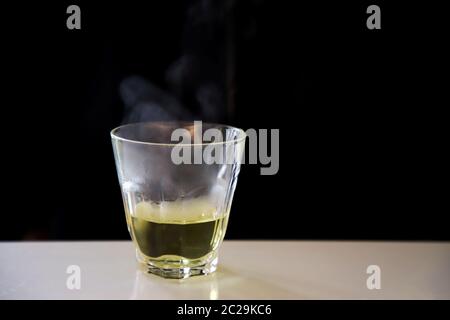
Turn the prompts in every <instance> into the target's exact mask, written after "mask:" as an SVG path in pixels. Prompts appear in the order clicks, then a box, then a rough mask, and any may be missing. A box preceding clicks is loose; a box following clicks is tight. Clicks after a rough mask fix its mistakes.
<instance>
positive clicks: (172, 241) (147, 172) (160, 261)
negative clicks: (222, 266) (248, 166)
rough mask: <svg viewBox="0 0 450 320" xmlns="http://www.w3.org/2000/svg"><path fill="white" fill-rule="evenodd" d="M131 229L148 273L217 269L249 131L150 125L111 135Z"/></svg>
mask: <svg viewBox="0 0 450 320" xmlns="http://www.w3.org/2000/svg"><path fill="white" fill-rule="evenodd" d="M111 139H112V145H113V150H114V157H115V162H116V168H117V173H118V177H119V183H120V187H121V190H122V196H123V202H124V207H125V215H126V221H127V225H128V231H129V233H130V235H131V238H132V240H133V243H134V245H135V247H136V257H137V260H138V261H139V262H140V263H142V264H143V265H144V266H145V268H146V269H147V271H148V272H149V273H154V274H157V275H159V276H162V277H165V278H177V279H181V278H187V277H190V276H193V275H201V274H208V273H211V272H214V271H215V270H216V268H217V263H218V251H219V247H220V245H221V243H222V240H223V238H224V235H225V231H226V228H227V223H228V217H229V213H230V207H231V202H232V199H233V194H234V190H235V187H236V182H237V177H238V174H239V171H240V165H241V161H242V157H243V153H244V146H245V133H244V131H243V130H241V129H237V128H234V127H230V126H226V125H219V124H211V123H201V122H197V121H195V122H147V123H134V124H127V125H123V126H120V127H118V128H116V129H114V130H112V131H111Z"/></svg>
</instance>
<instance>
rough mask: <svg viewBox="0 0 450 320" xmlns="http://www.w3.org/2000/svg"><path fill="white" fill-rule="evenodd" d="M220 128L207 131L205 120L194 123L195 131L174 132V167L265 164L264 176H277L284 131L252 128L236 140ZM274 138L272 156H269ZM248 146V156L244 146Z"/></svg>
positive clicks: (237, 136)
mask: <svg viewBox="0 0 450 320" xmlns="http://www.w3.org/2000/svg"><path fill="white" fill-rule="evenodd" d="M224 133H225V134H227V131H225V132H223V131H222V130H220V129H218V128H209V129H206V130H204V131H203V125H202V122H201V121H194V126H193V131H191V130H188V129H186V128H178V129H175V130H174V131H173V132H172V135H171V141H172V142H175V143H176V145H175V146H174V148H173V149H172V152H171V160H172V162H173V163H174V164H176V165H180V164H203V163H205V164H233V163H236V162H240V163H243V164H245V163H248V164H257V163H260V164H262V165H264V167H261V170H260V173H261V175H274V174H276V173H277V172H278V170H279V167H280V130H279V129H271V130H270V137H269V130H268V129H259V130H258V131H257V130H256V129H248V130H246V131H245V132H237V133H236V136H235V137H234V136H233V137H224V136H223V135H224ZM269 138H270V154H269ZM245 144H248V155H246V152H245V148H244V145H245Z"/></svg>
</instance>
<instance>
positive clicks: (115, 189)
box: [0, 1, 450, 240]
mask: <svg viewBox="0 0 450 320" xmlns="http://www.w3.org/2000/svg"><path fill="white" fill-rule="evenodd" d="M93 2H94V1H90V2H89V3H88V2H87V1H74V2H73V3H72V2H67V1H58V2H56V1H55V2H54V3H52V2H44V3H41V2H39V3H35V2H30V3H26V2H22V3H18V4H17V5H14V6H11V5H9V6H5V7H4V8H3V10H2V11H3V18H2V24H4V27H3V28H2V34H3V37H2V39H3V45H2V51H3V58H2V60H3V64H4V68H3V70H4V72H3V79H4V81H3V84H2V89H3V90H2V91H3V92H4V94H3V103H2V113H3V121H2V123H3V130H2V131H3V135H2V138H3V139H2V142H3V148H2V149H3V151H2V158H3V159H4V161H5V164H4V166H3V183H4V191H3V195H4V199H5V200H4V204H5V208H7V209H5V210H4V212H3V216H4V217H6V220H4V223H3V224H1V228H2V231H1V235H0V238H1V239H3V240H16V239H128V234H127V230H126V226H125V217H124V213H123V207H122V201H121V196H120V190H119V185H118V182H117V177H116V173H115V168H114V162H113V156H112V149H111V145H110V138H109V131H110V130H111V129H112V128H114V127H115V126H117V125H119V124H120V123H121V121H122V118H123V106H122V101H121V99H120V97H119V93H118V86H119V83H120V81H121V80H122V79H123V78H124V77H126V76H129V75H141V76H142V77H145V78H146V79H149V80H151V81H152V82H153V83H155V84H157V85H158V86H161V87H163V88H164V71H165V70H166V69H167V67H168V65H169V64H170V63H171V62H172V61H173V60H174V59H175V58H176V57H177V55H179V52H180V50H182V47H183V33H182V31H183V29H184V26H185V25H184V21H185V19H186V13H187V12H188V10H189V8H190V6H191V5H192V3H194V2H195V1H177V2H176V1H145V2H144V1H142V2H137V1H118V2H116V3H114V4H111V3H109V2H106V1H105V2H101V1H96V2H95V3H93ZM70 4H78V5H79V6H80V7H81V15H82V18H81V20H82V29H81V30H68V29H67V28H66V19H67V16H68V15H67V14H66V8H67V6H68V5H70ZM370 4H377V5H379V6H380V7H381V12H382V14H381V15H382V17H381V24H382V29H381V30H368V29H367V28H366V19H367V16H368V15H367V14H366V8H367V6H368V5H370ZM443 12H444V10H443V8H442V7H440V5H439V4H438V2H435V3H432V2H425V1H424V2H422V3H417V4H416V3H414V4H413V3H411V2H407V1H396V4H395V5H394V4H393V3H387V2H384V1H383V2H382V1H375V2H366V1H359V2H358V1H352V2H349V1H326V2H324V1H320V2H314V3H313V4H311V3H307V2H297V1H286V2H283V1H239V2H237V4H235V8H234V11H233V13H232V14H231V16H230V17H229V18H228V19H230V21H229V23H231V25H232V26H233V27H232V28H231V29H229V30H226V32H228V33H232V34H233V39H234V40H233V46H234V50H235V69H234V70H235V81H234V84H233V86H234V88H233V92H232V97H233V106H234V110H235V112H234V113H233V114H231V115H230V114H229V115H228V116H226V117H224V118H223V121H222V122H227V124H230V125H235V126H239V127H242V128H244V129H247V128H256V129H258V128H268V129H270V128H278V129H280V139H281V141H280V170H279V172H278V174H277V175H274V176H261V175H260V174H259V169H260V168H259V166H258V165H244V166H243V168H242V170H241V173H240V176H239V182H238V186H237V189H236V193H235V198H234V202H233V207H232V212H231V218H230V224H229V227H228V231H227V238H234V239H236V238H239V239H244V238H264V239H276V238H280V239H397V240H402V239H403V240H421V239H423V240H449V239H450V238H449V234H448V231H447V230H448V228H447V225H446V224H445V222H444V218H445V215H448V212H449V208H448V201H447V200H448V181H449V180H448V156H447V155H446V153H447V152H446V149H448V138H447V136H448V130H447V128H448V116H445V109H446V108H448V105H449V103H448V98H447V97H448V96H447V93H448V89H449V86H448V74H449V73H448V57H449V56H450V55H449V52H448V49H447V45H446V42H448V33H447V32H446V30H445V29H444V27H446V26H445V20H444V19H442V17H440V14H442V13H443ZM208 45H209V44H208ZM188 47H189V44H188ZM213 49H214V48H213ZM216 49H217V50H219V51H220V50H221V49H222V48H219V47H218V48H216ZM228 89H229V88H227V90H228Z"/></svg>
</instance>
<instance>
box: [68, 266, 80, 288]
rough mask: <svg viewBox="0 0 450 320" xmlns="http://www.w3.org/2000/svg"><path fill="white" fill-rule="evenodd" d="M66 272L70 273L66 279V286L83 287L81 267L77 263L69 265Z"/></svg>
mask: <svg viewBox="0 0 450 320" xmlns="http://www.w3.org/2000/svg"><path fill="white" fill-rule="evenodd" d="M66 273H67V274H69V276H68V277H67V280H66V287H67V289H69V290H80V289H81V268H80V266H78V265H76V264H72V265H70V266H67V269H66Z"/></svg>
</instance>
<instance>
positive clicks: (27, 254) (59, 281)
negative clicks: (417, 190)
mask: <svg viewBox="0 0 450 320" xmlns="http://www.w3.org/2000/svg"><path fill="white" fill-rule="evenodd" d="M69 265H78V266H79V267H80V270H81V278H80V279H81V288H80V290H70V289H68V288H67V286H66V281H67V278H68V277H69V276H70V275H69V274H67V273H66V270H67V267H68V266H69ZM369 265H378V266H379V267H380V268H381V278H380V279H381V289H379V290H377V289H375V290H369V289H368V288H367V285H366V280H367V278H368V277H369V275H368V274H367V273H366V269H367V266H369ZM0 299H450V243H448V242H447V243H437V242H409V243H408V242H347V241H343V242H337V241H328V242H327V241H225V242H224V244H223V245H222V247H221V251H220V259H219V269H218V271H217V272H216V273H214V274H211V275H208V276H201V277H193V278H190V279H186V280H167V279H162V278H159V277H157V276H154V275H149V274H145V273H144V272H142V271H141V269H140V268H139V266H138V264H137V262H136V261H135V256H134V248H133V245H132V243H131V242H130V241H104V242H3V243H0Z"/></svg>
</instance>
